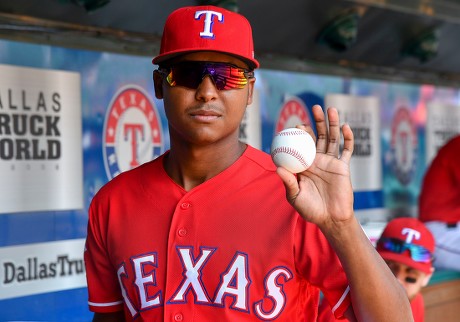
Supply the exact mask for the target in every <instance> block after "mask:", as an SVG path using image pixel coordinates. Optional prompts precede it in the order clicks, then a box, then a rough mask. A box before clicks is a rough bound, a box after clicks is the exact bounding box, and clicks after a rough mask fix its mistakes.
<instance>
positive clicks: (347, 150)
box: [340, 124, 355, 164]
mask: <svg viewBox="0 0 460 322" xmlns="http://www.w3.org/2000/svg"><path fill="white" fill-rule="evenodd" d="M342 134H343V151H342V155H341V157H340V159H342V160H343V161H345V162H346V163H347V164H349V163H350V159H351V155H352V154H353V149H354V146H355V143H354V141H355V140H354V136H353V131H352V130H351V128H350V125H348V124H344V125H343V126H342Z"/></svg>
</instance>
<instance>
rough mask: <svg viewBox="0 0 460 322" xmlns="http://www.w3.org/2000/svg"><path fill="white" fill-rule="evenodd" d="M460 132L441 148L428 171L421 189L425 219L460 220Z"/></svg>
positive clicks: (421, 205) (421, 211) (453, 221)
mask: <svg viewBox="0 0 460 322" xmlns="http://www.w3.org/2000/svg"><path fill="white" fill-rule="evenodd" d="M458 151H460V135H459V136H457V137H454V138H453V139H451V140H450V141H449V142H447V143H446V145H444V146H443V147H442V148H441V149H439V151H438V153H437V155H436V157H435V158H434V159H433V161H432V162H431V165H430V167H429V168H428V169H427V172H426V173H425V177H424V179H423V185H422V189H421V191H420V202H419V207H420V209H419V218H420V220H421V221H424V222H426V221H443V222H446V223H456V222H460V202H459V200H460V167H459V166H458V162H457V155H458Z"/></svg>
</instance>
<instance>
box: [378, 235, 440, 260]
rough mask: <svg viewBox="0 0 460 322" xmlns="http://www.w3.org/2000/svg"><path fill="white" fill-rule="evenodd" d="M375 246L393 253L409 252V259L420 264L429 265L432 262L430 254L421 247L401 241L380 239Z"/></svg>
mask: <svg viewBox="0 0 460 322" xmlns="http://www.w3.org/2000/svg"><path fill="white" fill-rule="evenodd" d="M377 246H378V247H379V248H381V249H384V250H388V251H390V252H393V253H397V254H402V253H404V252H405V251H406V250H408V251H409V253H410V257H411V258H412V259H413V260H414V261H416V262H420V263H429V262H431V261H432V260H433V255H432V254H431V252H430V251H429V250H428V249H426V248H425V247H423V246H420V245H414V244H408V243H405V242H403V241H402V240H399V239H395V238H380V239H379V241H378V242H377Z"/></svg>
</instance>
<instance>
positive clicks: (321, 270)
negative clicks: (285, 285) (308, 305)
mask: <svg viewBox="0 0 460 322" xmlns="http://www.w3.org/2000/svg"><path fill="white" fill-rule="evenodd" d="M295 238H296V241H295V245H296V249H295V250H294V252H295V257H296V269H297V271H298V273H299V274H300V275H302V276H303V278H305V279H306V280H307V281H308V282H309V283H311V284H312V285H314V286H316V287H318V288H319V289H320V290H321V292H322V293H323V294H324V297H325V298H326V299H327V301H328V302H329V304H330V305H331V308H332V312H333V313H334V316H335V317H337V318H339V317H342V316H343V314H344V313H345V311H346V310H347V308H348V307H349V305H350V304H351V299H350V292H349V290H350V288H349V286H348V280H347V277H346V275H345V272H344V270H343V268H342V265H341V263H340V261H339V259H338V257H337V255H336V254H335V252H334V250H333V249H332V247H331V246H330V245H329V242H328V241H327V240H326V237H324V235H323V233H322V232H321V231H320V230H319V229H318V227H317V226H316V225H314V224H311V223H307V222H306V221H305V220H303V219H302V218H300V217H299V219H298V222H297V226H296V233H295Z"/></svg>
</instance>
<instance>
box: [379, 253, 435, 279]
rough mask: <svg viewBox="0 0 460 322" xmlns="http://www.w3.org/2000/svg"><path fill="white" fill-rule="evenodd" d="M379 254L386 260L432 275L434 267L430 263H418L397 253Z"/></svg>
mask: <svg viewBox="0 0 460 322" xmlns="http://www.w3.org/2000/svg"><path fill="white" fill-rule="evenodd" d="M379 254H380V256H382V258H383V259H385V260H390V261H395V262H398V263H401V264H404V265H407V266H409V267H412V268H415V269H417V270H419V271H422V272H424V273H425V274H431V267H432V266H431V262H429V263H421V262H416V261H414V260H413V259H412V258H410V257H409V256H407V255H405V254H396V253H392V252H386V251H379Z"/></svg>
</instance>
